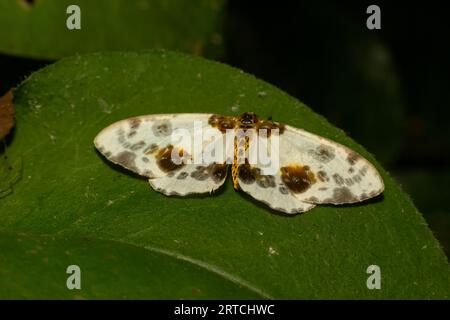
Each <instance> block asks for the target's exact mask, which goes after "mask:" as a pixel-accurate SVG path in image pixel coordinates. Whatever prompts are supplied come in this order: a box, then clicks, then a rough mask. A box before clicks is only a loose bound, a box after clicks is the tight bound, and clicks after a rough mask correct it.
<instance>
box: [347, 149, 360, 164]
mask: <svg viewBox="0 0 450 320" xmlns="http://www.w3.org/2000/svg"><path fill="white" fill-rule="evenodd" d="M359 159H361V156H360V155H359V154H357V153H356V152H355V151H350V152H349V153H348V154H347V162H348V163H349V164H350V165H352V166H353V165H355V163H356V162H358V161H359Z"/></svg>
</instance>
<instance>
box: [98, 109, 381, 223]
mask: <svg viewBox="0 0 450 320" xmlns="http://www.w3.org/2000/svg"><path fill="white" fill-rule="evenodd" d="M205 132H206V133H207V134H206V135H205ZM249 132H252V134H249ZM236 133H238V134H236ZM192 141H193V142H192ZM94 144H95V147H96V148H97V150H98V151H99V152H100V153H101V154H102V155H103V156H105V157H106V158H107V159H108V160H109V161H111V162H113V163H115V164H117V165H120V166H122V167H124V168H126V169H128V170H131V171H132V172H135V173H137V174H139V175H142V176H145V177H147V178H148V181H149V183H150V185H151V186H152V187H153V189H154V190H156V191H158V192H161V193H163V194H165V195H167V196H186V195H189V194H201V193H212V192H213V191H215V190H217V189H218V188H219V187H220V186H221V185H222V184H223V183H224V181H225V180H226V177H227V174H228V171H229V168H230V167H231V170H230V171H231V177H232V180H233V186H234V188H235V189H236V190H242V191H243V192H245V193H247V194H249V195H250V196H251V197H253V198H254V199H256V200H258V201H261V202H263V203H265V204H266V205H267V206H269V207H270V208H272V209H274V210H277V211H281V212H285V213H288V214H295V213H300V212H305V211H308V210H311V209H312V208H314V207H315V206H316V205H320V204H332V205H340V204H348V203H356V202H360V201H364V200H367V199H370V198H373V197H375V196H377V195H379V194H380V193H382V192H383V190H384V184H383V180H382V179H381V177H380V175H379V173H378V172H377V170H376V169H375V167H374V166H373V165H372V164H371V163H370V162H369V161H367V160H366V159H364V158H363V157H362V156H360V155H359V154H358V153H356V152H355V151H353V150H351V149H349V148H347V147H345V146H343V145H341V144H339V143H336V142H334V141H331V140H328V139H326V138H323V137H321V136H318V135H315V134H312V133H310V132H307V131H305V130H302V129H298V128H295V127H292V126H289V125H285V124H282V123H278V122H275V121H272V120H263V119H260V118H259V117H258V116H257V115H256V114H255V113H252V112H246V113H244V114H242V115H241V116H223V115H217V114H203V113H200V114H193V113H186V114H155V115H146V116H139V117H133V118H130V119H125V120H121V121H118V122H115V123H113V124H111V125H110V126H108V127H106V128H105V129H103V130H102V131H101V132H100V133H99V134H98V135H97V136H96V137H95V140H94ZM257 147H258V148H257ZM255 150H259V151H261V150H262V151H264V152H265V154H266V155H268V156H269V157H268V158H269V159H271V160H273V161H265V162H264V163H263V161H262V160H261V161H260V160H259V159H260V158H258V155H260V154H263V153H264V152H262V153H260V152H259V151H255ZM255 155H256V156H255ZM261 159H262V157H261ZM265 160H267V159H265ZM267 163H269V165H268V164H267Z"/></svg>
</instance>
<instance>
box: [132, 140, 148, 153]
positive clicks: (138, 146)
mask: <svg viewBox="0 0 450 320" xmlns="http://www.w3.org/2000/svg"><path fill="white" fill-rule="evenodd" d="M143 147H145V141H144V140H141V141H139V142H136V143H134V144H132V145H131V146H130V149H131V150H132V151H137V150H139V149H142V148H143Z"/></svg>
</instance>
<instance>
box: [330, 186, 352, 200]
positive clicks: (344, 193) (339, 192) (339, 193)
mask: <svg viewBox="0 0 450 320" xmlns="http://www.w3.org/2000/svg"><path fill="white" fill-rule="evenodd" d="M356 201H358V198H357V197H355V195H354V194H353V193H352V192H351V191H350V189H349V188H347V187H340V188H335V189H334V190H333V199H332V202H333V203H337V204H339V203H351V202H356Z"/></svg>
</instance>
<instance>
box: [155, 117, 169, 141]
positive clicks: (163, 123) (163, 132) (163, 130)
mask: <svg viewBox="0 0 450 320" xmlns="http://www.w3.org/2000/svg"><path fill="white" fill-rule="evenodd" d="M152 131H153V134H154V135H155V136H156V137H164V136H168V135H170V134H171V133H172V124H171V123H170V121H168V120H159V121H155V123H154V124H153V126H152Z"/></svg>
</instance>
